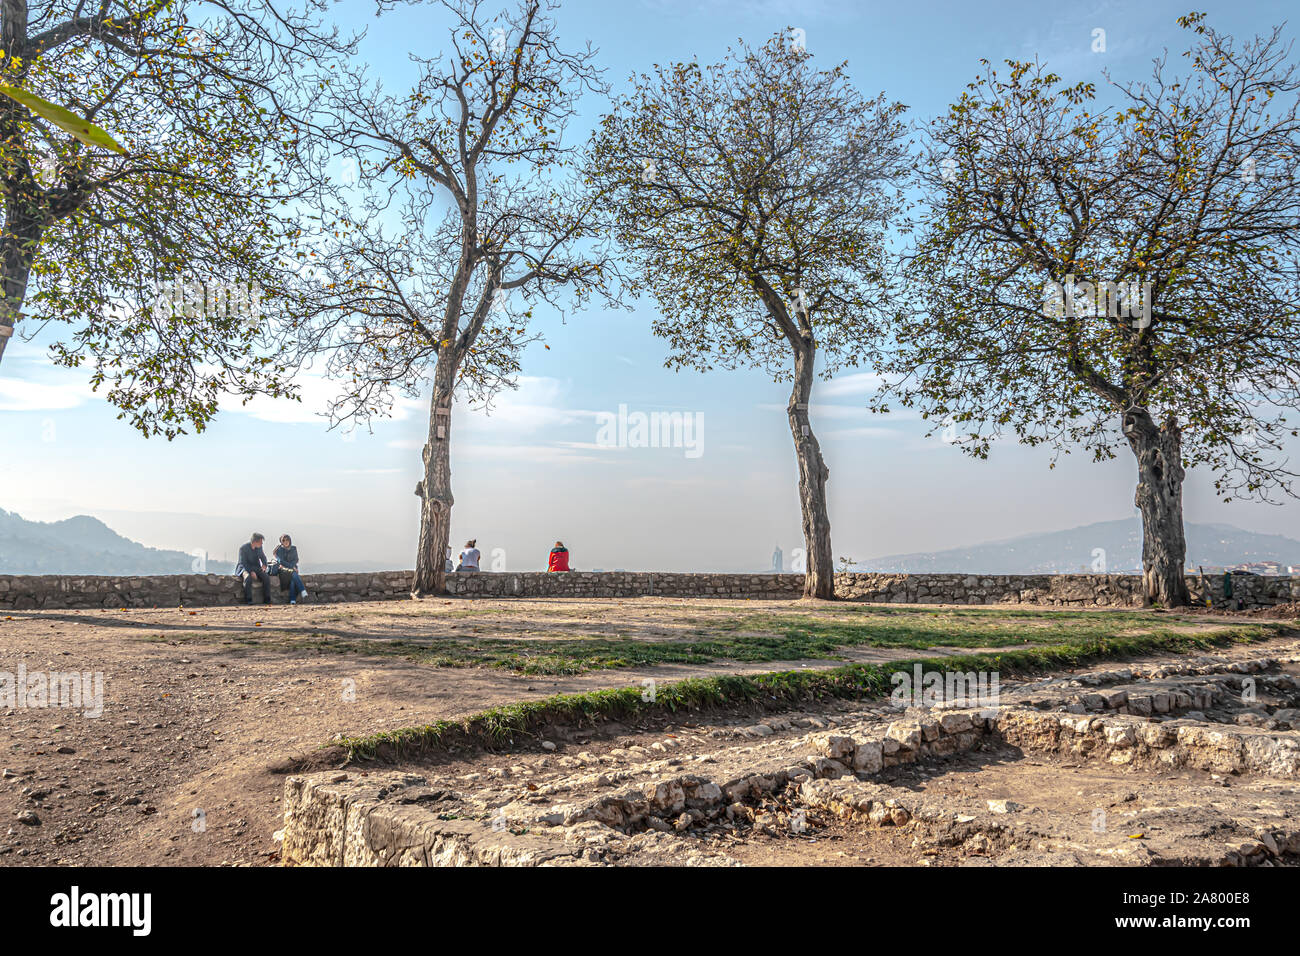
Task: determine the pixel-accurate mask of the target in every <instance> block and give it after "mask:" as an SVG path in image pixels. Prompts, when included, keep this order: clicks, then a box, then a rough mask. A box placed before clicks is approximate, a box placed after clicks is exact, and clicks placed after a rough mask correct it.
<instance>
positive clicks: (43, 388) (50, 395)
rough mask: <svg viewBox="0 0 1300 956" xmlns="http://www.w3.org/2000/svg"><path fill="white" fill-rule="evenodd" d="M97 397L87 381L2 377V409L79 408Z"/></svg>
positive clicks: (11, 410) (14, 410)
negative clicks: (50, 382) (53, 380)
mask: <svg viewBox="0 0 1300 956" xmlns="http://www.w3.org/2000/svg"><path fill="white" fill-rule="evenodd" d="M94 397H96V396H95V393H94V392H92V391H91V390H90V386H88V385H86V384H85V383H83V382H65V383H62V384H59V385H47V384H45V383H43V382H33V381H31V380H29V379H6V380H2V381H0V411H5V412H41V411H61V410H64V409H69V408H76V407H77V406H79V405H81V404H83V403H85V402H86V401H88V400H89V399H92V398H94Z"/></svg>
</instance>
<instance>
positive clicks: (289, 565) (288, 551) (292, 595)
mask: <svg viewBox="0 0 1300 956" xmlns="http://www.w3.org/2000/svg"><path fill="white" fill-rule="evenodd" d="M275 563H276V565H277V566H278V568H277V570H278V572H279V575H280V590H281V591H283V590H284V589H285V588H288V589H289V603H290V604H297V603H298V599H299V598H305V597H306V596H307V586H306V585H305V584H303V583H302V576H301V575H300V574H299V573H298V549H297V548H295V547H294V546H293V539H292V538H290V537H289V536H288V535H287V534H282V535H280V546H279V547H278V548H276V549H275Z"/></svg>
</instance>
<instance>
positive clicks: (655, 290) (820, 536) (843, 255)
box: [591, 31, 905, 598]
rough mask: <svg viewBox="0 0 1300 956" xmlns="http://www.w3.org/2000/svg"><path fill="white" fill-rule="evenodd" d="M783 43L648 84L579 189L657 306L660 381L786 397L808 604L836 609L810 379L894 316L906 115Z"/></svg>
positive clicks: (621, 116)
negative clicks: (743, 379) (674, 374)
mask: <svg viewBox="0 0 1300 956" xmlns="http://www.w3.org/2000/svg"><path fill="white" fill-rule="evenodd" d="M811 59H812V57H811V55H810V54H809V53H808V52H807V50H806V49H804V48H803V46H801V45H800V44H798V43H797V42H795V39H794V33H793V32H792V31H791V32H787V33H783V34H780V35H778V36H776V37H774V38H773V39H771V40H769V41H768V42H767V43H766V44H765V45H764V46H762V47H760V48H758V49H751V48H749V47H742V48H741V49H740V50H739V51H737V52H734V53H733V54H731V55H730V56H729V57H728V59H727V60H726V61H725V62H723V63H720V64H716V65H712V66H707V67H701V66H700V65H699V64H698V63H693V62H692V63H678V64H675V65H673V66H671V67H656V69H655V71H654V73H653V74H652V75H642V76H641V77H640V78H639V80H637V81H636V88H635V90H634V92H633V93H631V94H630V95H628V96H626V97H625V98H624V99H623V100H622V101H621V102H620V103H619V104H618V109H617V110H616V111H615V112H613V113H611V114H610V115H609V116H608V117H606V118H605V119H604V121H603V123H602V127H601V129H600V130H599V132H598V135H597V139H596V149H595V151H594V154H593V163H592V168H591V175H592V177H593V178H594V179H596V180H597V181H599V182H601V183H602V184H604V186H605V188H606V189H607V190H608V191H609V192H610V193H611V195H612V197H613V199H614V204H613V212H614V215H615V216H616V218H617V224H616V235H617V237H618V239H619V242H620V243H621V244H622V245H623V247H624V248H625V249H626V250H627V251H628V254H629V255H630V256H631V257H632V260H633V261H634V262H635V264H636V266H637V268H638V270H639V287H640V288H642V289H646V290H648V291H649V292H651V293H652V294H653V295H654V296H655V298H656V300H657V301H658V302H659V305H660V309H661V317H660V318H659V319H658V320H657V321H656V323H655V326H654V328H655V332H656V333H657V334H659V335H661V336H663V337H664V338H666V339H667V340H668V342H669V343H670V345H671V346H672V353H671V356H670V358H669V361H668V364H669V366H670V367H677V368H682V367H687V368H696V369H699V370H701V371H708V370H709V369H711V368H713V366H714V365H715V364H716V365H720V366H722V367H723V368H738V367H754V368H761V369H763V370H765V371H767V372H769V373H771V374H772V375H773V377H774V378H775V379H776V380H778V381H780V380H786V381H791V382H792V388H791V392H790V402H789V405H788V406H787V409H786V414H787V418H788V420H789V426H790V432H791V435H792V436H793V438H794V447H795V456H796V458H797V460H798V463H799V504H800V510H801V513H802V516H803V533H804V542H805V546H806V550H807V575H806V583H805V588H804V594H805V596H807V597H813V598H832V597H834V570H835V569H834V560H833V557H832V552H831V538H830V518H829V515H828V513H827V507H826V480H827V478H828V477H829V474H830V472H829V470H828V469H827V467H826V463H825V461H824V460H823V458H822V453H821V447H820V445H819V444H818V442H817V437H816V435H814V434H813V431H812V426H811V423H810V419H809V401H810V399H811V396H812V387H813V380H814V377H815V375H816V374H818V371H819V370H818V367H817V363H818V362H819V361H820V362H821V363H822V368H821V370H820V371H821V373H822V374H824V375H827V376H828V375H830V374H831V373H832V372H833V371H834V370H835V369H836V368H837V367H841V366H844V365H856V364H858V363H859V362H862V361H864V360H867V359H869V358H870V357H871V356H872V355H873V348H874V342H875V336H874V334H873V333H871V332H869V331H868V332H865V333H864V325H865V326H871V325H872V324H873V323H875V322H878V321H881V320H883V319H884V317H885V314H886V306H887V303H888V301H889V296H888V283H887V281H886V275H885V272H886V257H885V254H884V229H885V225H886V223H887V222H888V221H889V219H890V216H891V215H892V213H893V212H894V210H895V208H896V196H895V194H894V190H893V189H892V184H893V183H894V182H895V181H897V180H899V179H901V177H902V160H903V157H904V153H905V150H904V146H903V144H902V142H901V136H902V132H903V127H902V124H901V122H900V120H899V116H900V114H901V113H902V112H903V109H904V107H903V106H902V105H901V104H898V103H889V102H887V101H886V100H885V97H884V94H881V95H880V96H877V97H876V98H874V99H865V98H863V97H862V96H861V95H860V94H859V93H858V92H857V91H856V90H855V89H854V88H853V86H852V85H851V84H850V83H849V81H848V79H847V70H846V66H845V64H842V63H841V64H838V65H836V66H834V67H832V68H831V69H829V70H825V71H819V70H816V69H814V68H813V66H812V63H811Z"/></svg>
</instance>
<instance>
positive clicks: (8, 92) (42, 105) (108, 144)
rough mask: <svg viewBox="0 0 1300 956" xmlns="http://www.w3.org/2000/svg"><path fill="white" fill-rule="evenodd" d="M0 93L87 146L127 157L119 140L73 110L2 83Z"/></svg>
mask: <svg viewBox="0 0 1300 956" xmlns="http://www.w3.org/2000/svg"><path fill="white" fill-rule="evenodd" d="M0 93H3V94H4V95H5V96H7V97H9V98H10V99H11V100H15V101H17V102H19V103H21V104H23V106H25V107H27V108H28V109H29V110H31V111H32V112H33V113H35V114H37V115H38V116H43V117H45V118H46V119H47V120H49V121H50V122H51V123H53V124H54V125H55V126H57V127H58V128H59V129H61V130H63V131H64V132H67V133H71V134H72V135H73V136H75V137H77V139H79V140H81V141H82V142H83V143H85V144H86V145H87V146H99V147H102V148H103V149H111V150H112V151H113V152H115V153H121V154H122V155H124V156H125V155H126V150H125V149H123V148H122V147H121V146H119V145H118V142H117V140H115V139H113V137H112V136H109V135H108V133H106V132H105V131H104V130H102V129H100V128H99V127H98V126H96V125H95V124H94V123H92V122H91V121H90V120H88V119H82V118H81V117H80V116H78V115H77V114H76V113H74V112H72V111H71V110H67V109H64V108H63V107H62V106H58V105H56V104H54V103H51V102H50V101H49V100H43V99H41V98H40V97H39V96H37V95H36V94H35V93H29V92H28V91H27V90H22V89H19V88H18V87H16V86H9V85H8V84H6V83H0Z"/></svg>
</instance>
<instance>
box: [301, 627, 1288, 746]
mask: <svg viewBox="0 0 1300 956" xmlns="http://www.w3.org/2000/svg"><path fill="white" fill-rule="evenodd" d="M1255 630H1257V631H1258V632H1257V633H1256V632H1253V631H1252V632H1251V633H1247V632H1245V631H1244V630H1238V631H1236V632H1234V631H1227V632H1215V633H1208V634H1188V633H1179V634H1139V635H1131V636H1104V637H1090V638H1087V639H1085V640H1082V641H1074V642H1069V643H1063V644H1057V645H1053V646H1049V647H1034V648H1025V649H1017V650H1010V651H1000V652H996V653H981V654H965V655H960V656H955V657H941V658H918V659H913V660H905V661H890V662H889V663H885V664H849V665H846V666H844V667H837V668H833V669H830V670H822V671H777V672H771V673H766V674H750V675H738V674H720V675H718V676H715V677H700V678H690V679H688V680H682V681H676V682H674V683H671V684H666V685H663V686H661V687H659V688H657V693H656V695H655V699H654V700H653V701H646V700H642V689H641V688H640V687H623V688H611V689H607V690H598V691H592V692H590V693H585V694H560V695H556V696H552V697H546V698H542V699H539V700H530V701H520V702H517V703H513V704H505V705H502V706H500V707H494V708H491V709H490V710H485V711H481V712H480V713H477V714H473V715H471V716H469V717H465V718H463V719H459V720H440V721H436V722H435V723H432V724H426V725H424V726H421V727H409V728H403V729H400V730H392V731H383V732H380V733H375V734H369V735H365V736H360V737H347V738H344V739H343V740H341V741H336V742H334V743H332V744H329V745H327V746H330V747H335V746H341V747H343V748H344V749H345V750H346V751H347V753H348V757H349V759H373V758H375V757H379V756H382V757H397V756H413V755H418V754H420V753H426V752H430V751H443V750H446V749H448V748H449V747H453V746H460V747H471V748H481V749H488V750H491V749H496V748H498V747H501V746H504V745H510V744H513V743H514V741H515V739H516V738H519V737H523V738H530V737H537V736H539V734H540V733H541V732H543V731H544V730H546V729H548V728H553V727H557V726H582V725H585V724H594V723H597V722H601V721H610V720H623V719H626V718H629V717H647V716H665V715H667V714H676V713H679V712H682V711H687V712H698V711H710V710H755V709H759V710H778V709H782V708H787V707H789V706H791V705H793V704H797V703H800V702H804V701H815V700H825V699H831V698H842V699H854V700H856V699H861V698H868V697H880V696H884V695H885V694H887V693H888V691H889V689H890V687H891V683H892V682H891V675H892V674H894V673H895V672H897V671H908V670H911V669H912V668H914V667H915V666H916V665H917V664H920V665H921V668H922V671H923V672H929V671H938V672H941V673H943V672H950V671H961V672H968V671H984V672H997V673H998V675H999V677H1000V678H1007V677H1015V676H1020V675H1029V674H1035V673H1039V672H1042V671H1044V670H1047V669H1055V668H1062V667H1078V666H1080V665H1083V664H1087V663H1091V662H1093V661H1100V660H1118V659H1123V658H1128V657H1134V656H1137V655H1140V654H1146V653H1150V652H1153V651H1192V650H1207V649H1209V648H1211V647H1215V646H1221V645H1224V644H1231V643H1252V642H1255V641H1258V640H1262V639H1264V638H1266V637H1269V636H1272V635H1273V634H1274V633H1276V631H1277V630H1280V627H1277V628H1274V627H1272V626H1260V627H1259V628H1258V629H1255Z"/></svg>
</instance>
